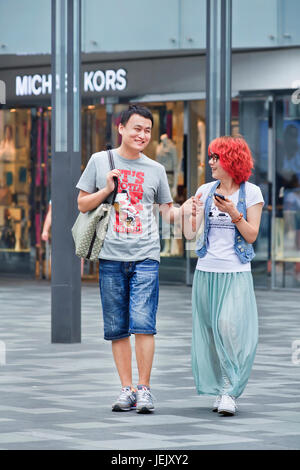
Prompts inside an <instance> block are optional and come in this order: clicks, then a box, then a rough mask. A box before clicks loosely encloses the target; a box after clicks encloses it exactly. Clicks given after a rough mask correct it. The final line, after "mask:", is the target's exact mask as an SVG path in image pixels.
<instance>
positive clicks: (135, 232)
mask: <svg viewBox="0 0 300 470" xmlns="http://www.w3.org/2000/svg"><path fill="white" fill-rule="evenodd" d="M113 156H114V164H115V168H116V169H118V170H120V171H121V177H120V178H119V185H118V194H117V197H116V203H115V204H114V207H113V210H112V212H111V216H110V220H109V224H108V229H107V235H106V237H105V241H104V244H103V247H102V249H101V251H100V255H99V258H102V259H109V260H115V261H139V260H143V259H147V258H149V259H153V260H157V261H159V260H160V242H159V234H158V228H157V222H156V219H158V206H157V207H156V206H153V205H154V204H157V205H158V204H165V203H170V202H172V197H171V193H170V188H169V185H168V179H167V175H166V171H165V169H164V167H163V166H162V165H161V164H160V163H158V162H156V161H154V160H151V158H148V157H146V155H144V154H141V156H140V157H139V158H137V159H135V160H129V159H127V158H124V157H121V155H119V154H118V153H117V151H116V150H113ZM109 171H110V166H109V160H108V154H107V152H105V151H103V152H97V153H94V154H93V155H92V156H91V158H90V160H89V162H88V164H87V167H86V169H85V170H84V172H83V173H82V175H81V178H80V179H79V181H78V184H77V186H76V187H77V188H78V189H81V190H82V191H86V192H88V193H94V192H96V191H97V190H98V189H102V188H105V186H106V175H107V173H108V172H109Z"/></svg>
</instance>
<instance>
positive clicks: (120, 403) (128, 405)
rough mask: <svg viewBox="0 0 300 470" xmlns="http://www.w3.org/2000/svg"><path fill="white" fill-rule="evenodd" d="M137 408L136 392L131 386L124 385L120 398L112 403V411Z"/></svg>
mask: <svg viewBox="0 0 300 470" xmlns="http://www.w3.org/2000/svg"><path fill="white" fill-rule="evenodd" d="M135 409H136V393H135V391H134V390H132V389H131V387H123V388H122V390H121V393H120V395H119V398H118V399H117V401H116V402H115V403H114V404H113V405H112V411H130V410H135Z"/></svg>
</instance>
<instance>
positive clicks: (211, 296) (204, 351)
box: [184, 136, 264, 415]
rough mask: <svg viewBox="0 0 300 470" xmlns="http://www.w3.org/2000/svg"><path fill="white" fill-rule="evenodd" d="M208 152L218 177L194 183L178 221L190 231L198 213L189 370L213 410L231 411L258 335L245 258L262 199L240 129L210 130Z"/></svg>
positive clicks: (256, 228) (251, 253) (188, 233)
mask: <svg viewBox="0 0 300 470" xmlns="http://www.w3.org/2000/svg"><path fill="white" fill-rule="evenodd" d="M208 152H209V155H208V163H209V166H210V168H211V171H212V177H213V178H214V179H215V180H217V181H213V182H210V183H207V184H204V185H202V186H200V188H199V189H198V190H197V192H196V196H195V198H194V206H197V211H196V212H197V213H196V212H195V214H194V215H192V216H190V218H189V224H187V225H186V226H185V228H184V233H185V236H186V238H189V239H191V238H193V236H194V235H195V232H197V231H198V230H199V227H200V224H201V222H202V219H203V217H204V221H203V222H204V224H203V225H202V226H203V227H204V228H203V231H202V233H201V235H200V236H199V237H198V240H197V244H196V253H197V255H198V262H197V267H196V271H195V275H194V281H193V291H192V311H193V333H192V370H193V375H194V379H195V384H196V388H197V392H198V393H199V394H208V395H216V399H215V402H214V404H213V411H218V412H219V413H220V414H222V415H234V414H235V412H236V409H237V405H236V398H238V397H239V396H240V395H241V394H242V392H243V390H244V388H245V386H246V384H247V381H248V378H249V375H250V372H251V368H252V365H253V361H254V357H255V353H256V347H257V341H258V319H257V307H256V299H255V294H254V289H253V279H252V274H251V260H252V259H253V257H254V250H253V246H252V244H253V243H254V242H255V240H256V238H257V236H258V232H259V226H260V220H261V213H262V207H263V204H264V201H263V196H262V193H261V190H260V188H259V187H258V186H256V185H254V184H252V183H249V182H248V179H249V177H250V175H251V171H252V168H253V160H252V156H251V152H250V149H249V147H248V145H247V143H246V141H245V140H244V139H243V138H242V137H229V136H226V137H220V138H217V139H215V140H213V141H212V142H211V143H210V145H209V148H208Z"/></svg>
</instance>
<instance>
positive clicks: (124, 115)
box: [120, 104, 154, 126]
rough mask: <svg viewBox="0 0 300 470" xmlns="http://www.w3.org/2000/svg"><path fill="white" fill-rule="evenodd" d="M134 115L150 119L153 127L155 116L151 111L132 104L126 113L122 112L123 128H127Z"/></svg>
mask: <svg viewBox="0 0 300 470" xmlns="http://www.w3.org/2000/svg"><path fill="white" fill-rule="evenodd" d="M134 114H138V115H139V116H143V117H144V118H146V119H150V121H151V122H152V126H153V123H154V121H153V116H152V113H151V111H150V109H148V108H146V107H145V106H139V105H136V104H131V105H130V106H129V107H128V109H125V111H122V113H121V121H120V122H121V124H122V125H123V126H126V124H127V122H128V121H129V119H130V118H131V116H133V115H134Z"/></svg>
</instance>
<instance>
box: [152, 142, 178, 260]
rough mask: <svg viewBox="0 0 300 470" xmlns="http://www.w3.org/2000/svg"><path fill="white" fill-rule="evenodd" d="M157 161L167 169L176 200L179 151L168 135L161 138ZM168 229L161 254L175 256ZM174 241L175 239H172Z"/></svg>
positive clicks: (171, 233)
mask: <svg viewBox="0 0 300 470" xmlns="http://www.w3.org/2000/svg"><path fill="white" fill-rule="evenodd" d="M156 160H157V161H158V162H159V163H161V165H163V166H164V167H165V170H166V173H167V178H168V183H169V186H170V189H171V194H172V197H173V198H175V197H176V195H177V179H178V159H177V150H176V147H175V145H174V143H173V142H172V140H171V139H169V137H168V135H167V134H162V135H161V136H160V143H159V144H158V146H157V149H156ZM170 227H171V226H168V227H167V230H166V233H164V229H163V239H164V248H163V251H162V252H161V255H162V256H175V255H176V254H177V253H175V252H174V253H173V251H174V249H172V248H175V246H174V244H173V243H172V244H171V238H170V237H172V235H173V229H172V228H170ZM172 241H173V237H172Z"/></svg>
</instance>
